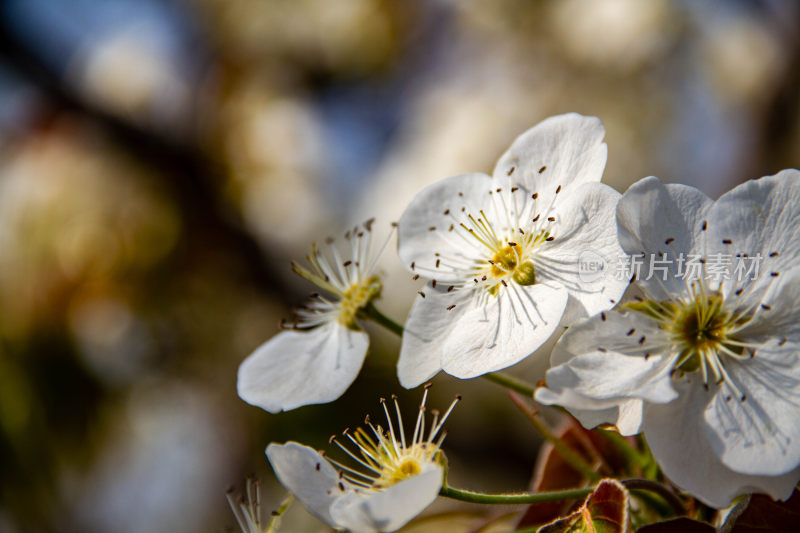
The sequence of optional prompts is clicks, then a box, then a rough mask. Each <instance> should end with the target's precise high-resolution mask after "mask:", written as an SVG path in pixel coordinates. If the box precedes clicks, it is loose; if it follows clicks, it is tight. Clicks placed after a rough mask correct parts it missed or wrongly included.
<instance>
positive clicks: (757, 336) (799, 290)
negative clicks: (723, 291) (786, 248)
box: [729, 266, 800, 342]
mask: <svg viewBox="0 0 800 533" xmlns="http://www.w3.org/2000/svg"><path fill="white" fill-rule="evenodd" d="M770 278H771V276H770ZM771 279H772V282H773V283H772V286H771V287H767V286H766V284H765V285H763V286H762V287H761V288H760V289H763V290H760V289H752V288H751V287H747V288H746V292H744V293H743V294H742V297H741V299H739V300H733V301H735V302H736V305H737V307H738V308H739V309H742V308H747V307H750V308H753V309H754V315H753V318H752V320H751V321H750V323H749V324H748V325H747V326H746V327H745V328H743V329H742V330H741V331H740V332H739V336H740V337H741V338H746V339H748V340H752V341H755V340H760V341H766V340H768V339H770V338H775V339H782V338H786V339H788V340H791V341H795V342H800V266H796V267H794V268H791V269H789V270H787V271H783V272H782V273H781V274H780V276H778V277H777V278H771ZM729 297H730V298H733V296H731V295H729ZM762 303H763V304H764V306H761V305H760V304H762Z"/></svg>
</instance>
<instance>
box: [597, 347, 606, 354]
mask: <svg viewBox="0 0 800 533" xmlns="http://www.w3.org/2000/svg"><path fill="white" fill-rule="evenodd" d="M597 351H598V352H602V353H606V352H608V350H606V349H605V348H603V347H602V346H598V348H597Z"/></svg>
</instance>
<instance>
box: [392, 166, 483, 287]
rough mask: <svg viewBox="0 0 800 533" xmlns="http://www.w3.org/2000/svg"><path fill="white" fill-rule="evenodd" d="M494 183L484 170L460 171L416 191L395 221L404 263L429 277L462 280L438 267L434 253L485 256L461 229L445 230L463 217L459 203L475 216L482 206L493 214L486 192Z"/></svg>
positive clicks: (465, 256) (448, 255)
mask: <svg viewBox="0 0 800 533" xmlns="http://www.w3.org/2000/svg"><path fill="white" fill-rule="evenodd" d="M494 186H495V184H494V183H493V181H492V178H491V177H490V176H487V175H486V174H462V175H460V176H453V177H450V178H445V179H443V180H440V181H437V182H436V183H434V184H432V185H429V186H427V187H425V188H424V189H422V190H421V191H420V192H418V193H417V195H416V196H415V197H414V199H413V200H411V203H410V204H409V205H408V207H407V208H406V210H405V211H404V212H403V214H402V216H401V217H400V220H399V222H398V233H397V253H398V255H399V256H400V260H401V261H403V264H404V265H405V267H406V268H409V269H410V268H411V267H410V265H411V263H414V265H415V268H414V269H413V270H414V271H415V272H419V273H420V274H421V275H423V276H425V277H427V278H429V279H436V280H439V281H463V280H461V279H459V278H458V276H454V275H453V274H452V272H450V271H449V270H448V269H445V268H442V269H440V268H438V267H437V266H436V260H437V259H438V256H436V255H434V254H436V253H438V254H440V255H442V256H445V257H449V258H466V259H468V260H473V259H475V258H479V259H481V260H485V259H486V258H485V257H484V256H485V255H486V253H485V251H484V249H482V248H480V244H479V243H478V241H477V240H474V239H465V238H464V237H463V236H461V233H462V232H459V231H452V232H451V231H448V230H449V228H450V225H451V224H454V225H456V226H457V225H458V220H461V219H462V218H463V217H462V216H461V214H462V213H461V208H462V207H465V208H466V209H465V212H466V213H473V214H474V215H475V216H480V215H479V212H480V210H481V209H489V210H490V211H491V213H489V216H490V217H492V216H493V213H494V211H493V209H494V207H493V203H492V200H491V198H490V196H489V192H490V191H491V190H492V189H493V188H494ZM445 212H447V214H445ZM456 213H458V218H456Z"/></svg>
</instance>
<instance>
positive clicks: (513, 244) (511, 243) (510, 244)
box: [508, 241, 517, 246]
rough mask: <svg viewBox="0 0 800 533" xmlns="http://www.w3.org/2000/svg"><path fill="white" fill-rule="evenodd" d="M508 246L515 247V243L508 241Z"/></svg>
mask: <svg viewBox="0 0 800 533" xmlns="http://www.w3.org/2000/svg"><path fill="white" fill-rule="evenodd" d="M508 245H509V246H516V245H517V243H515V242H511V241H508Z"/></svg>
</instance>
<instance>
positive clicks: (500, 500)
mask: <svg viewBox="0 0 800 533" xmlns="http://www.w3.org/2000/svg"><path fill="white" fill-rule="evenodd" d="M620 483H622V484H623V485H624V486H625V488H627V489H629V490H633V491H647V492H652V493H654V494H658V495H659V496H661V497H662V498H663V499H664V500H665V501H666V502H667V503H668V504H669V506H670V507H671V508H672V510H673V511H674V512H675V514H676V515H678V516H680V515H684V514H686V509H685V507H684V506H683V502H682V501H681V499H680V498H678V496H677V495H676V494H675V493H674V492H672V491H671V490H670V489H669V488H668V487H665V486H664V485H662V484H660V483H656V482H655V481H650V480H649V479H623V480H621V481H620ZM594 490H595V489H594V487H586V488H581V489H568V490H559V491H552V492H520V493H516V494H486V493H483V492H474V491H471V490H464V489H456V488H453V487H448V486H447V485H444V486H443V487H442V488H441V490H440V491H439V495H440V496H444V497H445V498H450V499H452V500H458V501H462V502H469V503H483V504H487V505H529V504H532V503H546V502H558V501H563V500H575V499H578V498H585V497H586V496H588V495H589V494H591V493H592V492H594Z"/></svg>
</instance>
